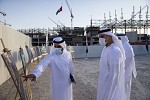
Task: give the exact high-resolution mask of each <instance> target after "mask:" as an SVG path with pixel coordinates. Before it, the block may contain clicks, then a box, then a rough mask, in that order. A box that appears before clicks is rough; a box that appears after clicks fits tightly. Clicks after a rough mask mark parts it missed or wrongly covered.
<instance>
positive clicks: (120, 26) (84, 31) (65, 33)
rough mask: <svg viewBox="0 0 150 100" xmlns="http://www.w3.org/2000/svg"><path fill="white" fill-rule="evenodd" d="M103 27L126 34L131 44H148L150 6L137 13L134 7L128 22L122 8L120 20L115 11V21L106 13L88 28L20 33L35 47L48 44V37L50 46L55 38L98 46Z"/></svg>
mask: <svg viewBox="0 0 150 100" xmlns="http://www.w3.org/2000/svg"><path fill="white" fill-rule="evenodd" d="M142 11H145V12H146V13H145V15H142ZM137 16H138V18H137ZM50 20H51V19H50ZM52 21H53V20H52ZM53 22H54V21H53ZM54 23H55V22H54ZM102 27H107V28H111V29H112V32H113V33H124V34H126V35H127V36H128V38H129V40H130V43H131V44H145V43H148V42H150V31H149V29H150V20H149V6H147V5H146V6H144V7H143V8H142V7H140V10H139V11H138V12H137V13H135V11H134V7H133V12H132V14H131V18H130V19H128V20H124V16H123V9H122V8H121V17H120V19H118V18H117V14H116V10H115V18H114V19H113V18H112V16H111V12H109V19H107V18H106V16H105V13H104V19H103V20H99V19H91V24H90V25H88V26H87V27H86V28H84V27H72V26H71V27H66V26H64V25H62V26H61V25H57V27H54V28H53V29H50V28H48V29H20V30H18V31H20V32H22V33H24V34H26V35H29V36H30V37H31V38H32V45H33V46H37V45H39V46H41V45H44V44H45V43H46V36H47V40H48V43H49V45H52V39H53V38H54V37H56V36H61V37H63V38H64V40H65V41H66V43H67V45H72V46H83V45H97V44H98V40H99V38H98V36H97V33H98V31H99V30H100V28H102Z"/></svg>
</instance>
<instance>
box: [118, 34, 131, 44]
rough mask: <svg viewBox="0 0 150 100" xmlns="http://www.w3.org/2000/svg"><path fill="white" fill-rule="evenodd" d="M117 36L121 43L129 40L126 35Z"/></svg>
mask: <svg viewBox="0 0 150 100" xmlns="http://www.w3.org/2000/svg"><path fill="white" fill-rule="evenodd" d="M119 37H120V38H121V41H122V43H123V44H124V43H128V42H129V39H128V37H127V36H119Z"/></svg>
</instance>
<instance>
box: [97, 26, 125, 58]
mask: <svg viewBox="0 0 150 100" xmlns="http://www.w3.org/2000/svg"><path fill="white" fill-rule="evenodd" d="M98 33H99V34H106V35H109V36H112V40H113V42H114V44H115V45H116V46H118V47H119V48H120V50H121V52H122V54H123V57H124V60H125V51H124V48H123V45H122V42H121V41H120V40H119V39H118V37H117V36H116V35H114V34H113V33H112V32H111V29H108V28H101V29H100V31H99V32H98Z"/></svg>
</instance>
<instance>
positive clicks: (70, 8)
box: [65, 0, 74, 34]
mask: <svg viewBox="0 0 150 100" xmlns="http://www.w3.org/2000/svg"><path fill="white" fill-rule="evenodd" d="M65 1H66V4H67V6H68V9H69V11H70V14H71V16H70V17H71V34H72V28H73V18H74V16H73V14H72V9H71V8H70V6H69V3H68V1H67V0H65Z"/></svg>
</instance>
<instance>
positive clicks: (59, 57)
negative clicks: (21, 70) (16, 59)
mask: <svg viewBox="0 0 150 100" xmlns="http://www.w3.org/2000/svg"><path fill="white" fill-rule="evenodd" d="M47 67H49V68H50V77H51V95H50V100H73V94H72V82H75V81H74V78H73V61H72V57H71V54H70V52H68V51H67V50H66V43H65V41H64V40H63V39H62V38H61V37H56V38H54V39H53V46H52V48H51V51H50V54H48V55H47V56H46V57H45V58H44V59H43V60H42V61H40V62H39V64H38V65H37V66H36V68H35V69H34V70H33V71H32V74H30V75H27V76H24V77H25V79H26V80H27V79H28V78H30V79H31V80H32V81H35V80H37V78H38V77H39V76H40V75H41V74H42V72H44V70H45V69H46V68H47Z"/></svg>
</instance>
